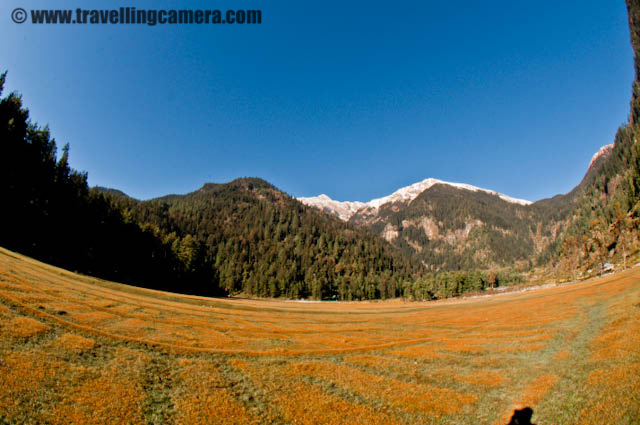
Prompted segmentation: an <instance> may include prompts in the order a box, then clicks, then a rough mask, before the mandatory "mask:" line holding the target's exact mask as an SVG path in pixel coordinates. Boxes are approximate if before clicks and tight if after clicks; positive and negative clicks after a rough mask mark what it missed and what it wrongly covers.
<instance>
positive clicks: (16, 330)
mask: <svg viewBox="0 0 640 425" xmlns="http://www.w3.org/2000/svg"><path fill="white" fill-rule="evenodd" d="M4 328H5V331H6V332H7V333H8V334H9V335H11V336H12V337H14V338H30V337H32V336H34V335H39V334H43V333H45V332H47V331H48V330H49V326H47V325H45V324H44V323H42V322H38V321H37V320H33V319H31V318H30V317H23V316H20V317H14V318H13V319H12V320H11V322H9V323H8V324H7V325H5V326H4Z"/></svg>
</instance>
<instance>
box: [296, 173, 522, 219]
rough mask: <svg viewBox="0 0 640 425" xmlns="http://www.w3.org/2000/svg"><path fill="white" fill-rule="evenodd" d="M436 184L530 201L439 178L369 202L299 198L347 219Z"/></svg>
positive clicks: (406, 198) (409, 197) (411, 196)
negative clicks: (364, 210) (359, 212)
mask: <svg viewBox="0 0 640 425" xmlns="http://www.w3.org/2000/svg"><path fill="white" fill-rule="evenodd" d="M435 184H445V185H449V186H453V187H456V188H458V189H464V190H469V191H472V192H478V191H480V192H485V193H488V194H491V195H495V196H498V197H499V198H500V199H502V200H504V201H507V202H511V203H515V204H520V205H529V204H531V202H530V201H527V200H524V199H517V198H512V197H510V196H507V195H503V194H502V193H498V192H494V191H493V190H489V189H482V188H480V187H476V186H472V185H470V184H465V183H451V182H446V181H443V180H438V179H433V178H429V179H425V180H423V181H421V182H418V183H414V184H412V185H410V186H406V187H403V188H401V189H398V190H396V191H395V192H393V193H392V194H391V195H389V196H385V197H382V198H377V199H372V200H371V201H369V202H366V203H365V202H357V201H356V202H350V201H335V200H333V199H331V198H329V197H328V196H327V195H324V194H322V195H320V196H314V197H310V198H298V200H299V201H300V202H302V203H303V204H305V205H310V206H313V207H316V208H320V209H321V210H323V211H327V212H331V213H333V214H335V215H337V216H338V217H339V218H340V219H341V220H344V221H347V220H349V219H350V218H351V217H352V216H353V215H354V214H356V213H357V212H358V211H361V210H363V209H367V208H373V209H376V210H377V209H378V208H380V207H381V206H382V205H385V204H388V203H394V202H411V201H413V200H414V199H416V198H417V197H418V196H419V195H420V194H421V193H422V192H424V191H425V190H427V189H429V188H430V187H432V186H433V185H435Z"/></svg>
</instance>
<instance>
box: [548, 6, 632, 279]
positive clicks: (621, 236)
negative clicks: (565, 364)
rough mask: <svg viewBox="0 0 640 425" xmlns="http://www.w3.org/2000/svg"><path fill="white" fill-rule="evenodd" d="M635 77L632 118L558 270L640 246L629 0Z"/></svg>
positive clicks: (596, 181)
mask: <svg viewBox="0 0 640 425" xmlns="http://www.w3.org/2000/svg"><path fill="white" fill-rule="evenodd" d="M627 9H628V11H629V28H630V32H631V44H632V46H633V50H634V54H635V75H636V77H635V81H634V83H633V96H632V100H631V111H630V115H629V122H628V123H627V124H626V125H624V126H622V127H620V129H619V130H618V133H617V134H616V138H615V143H614V146H613V151H612V153H611V154H610V155H608V156H607V158H606V159H605V160H604V163H603V166H602V167H601V168H600V169H599V170H598V172H597V173H596V174H595V175H594V177H593V180H592V182H590V184H589V186H588V187H587V188H586V190H585V191H584V194H583V195H582V196H581V197H580V199H579V201H578V207H577V209H576V211H574V213H573V214H572V216H571V223H570V226H569V228H568V230H567V232H566V234H565V235H564V237H563V239H562V244H561V245H559V246H558V249H557V251H556V255H555V258H556V262H557V263H558V270H559V271H561V272H562V271H563V272H565V273H567V274H572V275H575V274H576V272H578V271H584V270H587V269H598V268H599V267H601V265H602V263H604V262H608V261H619V262H621V263H623V264H625V263H626V260H627V257H628V256H629V255H631V254H634V253H636V252H637V251H638V249H639V248H640V246H639V243H638V231H639V229H640V145H639V144H638V136H639V135H640V82H639V81H638V78H639V75H640V2H638V1H636V0H627Z"/></svg>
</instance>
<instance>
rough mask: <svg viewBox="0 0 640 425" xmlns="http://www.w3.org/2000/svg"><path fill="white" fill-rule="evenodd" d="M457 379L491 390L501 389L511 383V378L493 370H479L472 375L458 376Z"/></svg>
mask: <svg viewBox="0 0 640 425" xmlns="http://www.w3.org/2000/svg"><path fill="white" fill-rule="evenodd" d="M456 379H457V380H459V381H461V382H465V383H467V384H471V385H478V386H482V387H489V388H494V387H499V386H501V385H502V384H504V383H505V382H508V381H509V378H506V377H504V376H502V375H501V374H499V373H498V372H495V371H492V370H479V371H477V372H474V373H472V374H470V375H456Z"/></svg>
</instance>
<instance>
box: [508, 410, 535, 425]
mask: <svg viewBox="0 0 640 425" xmlns="http://www.w3.org/2000/svg"><path fill="white" fill-rule="evenodd" d="M532 416H533V409H532V408H530V407H525V408H523V409H516V410H514V411H513V416H512V417H511V420H510V421H509V423H508V424H507V425H536V424H532V423H531V417H532Z"/></svg>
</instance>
